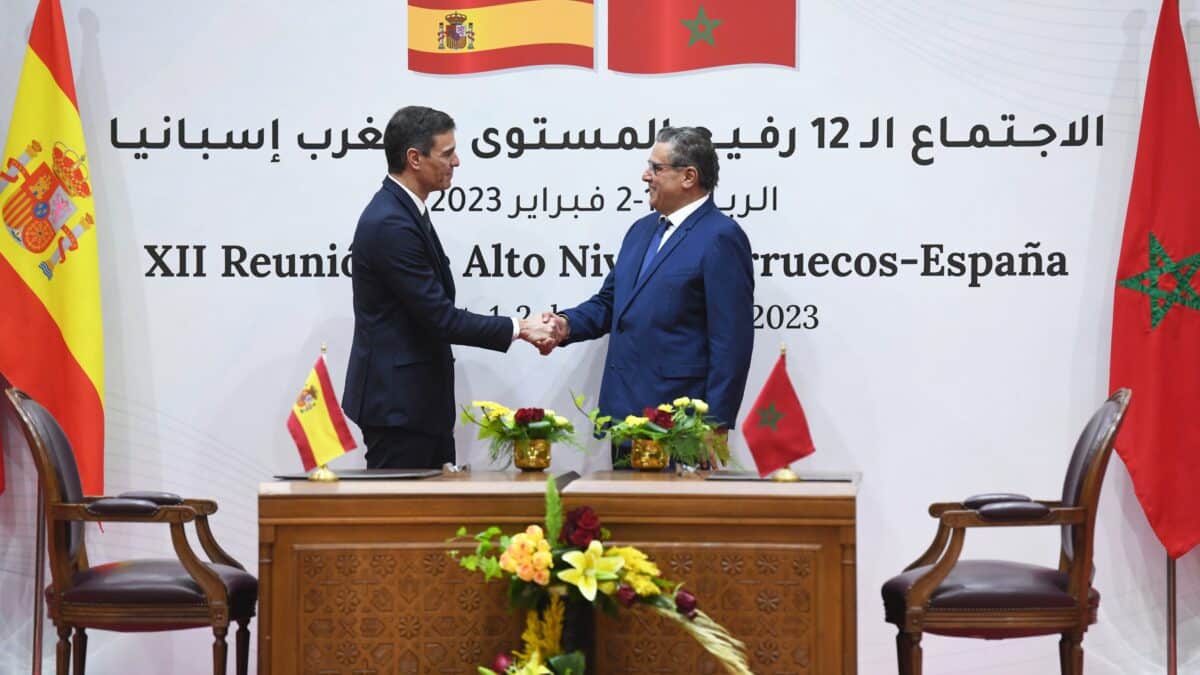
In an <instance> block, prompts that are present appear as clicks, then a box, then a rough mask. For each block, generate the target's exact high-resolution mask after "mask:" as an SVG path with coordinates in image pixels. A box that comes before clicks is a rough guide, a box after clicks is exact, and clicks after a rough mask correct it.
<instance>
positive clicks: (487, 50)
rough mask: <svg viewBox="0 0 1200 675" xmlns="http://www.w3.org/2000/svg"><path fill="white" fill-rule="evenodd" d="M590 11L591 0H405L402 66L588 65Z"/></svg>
mask: <svg viewBox="0 0 1200 675" xmlns="http://www.w3.org/2000/svg"><path fill="white" fill-rule="evenodd" d="M594 14H595V12H594V11H593V7H592V1H591V0H525V1H524V2H512V0H456V1H452V2H451V1H447V0H409V3H408V69H409V70H412V71H416V72H418V73H433V74H436V75H461V74H465V73H482V72H486V71H489V70H503V69H505V68H519V67H521V66H539V65H567V66H582V67H584V68H591V67H592V63H593V61H592V42H593V38H592V34H593V33H594V32H595V17H594Z"/></svg>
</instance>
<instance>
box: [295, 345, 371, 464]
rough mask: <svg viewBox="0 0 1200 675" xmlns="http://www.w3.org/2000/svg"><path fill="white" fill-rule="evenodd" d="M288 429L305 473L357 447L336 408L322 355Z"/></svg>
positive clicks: (307, 382) (299, 397)
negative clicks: (298, 451) (298, 452)
mask: <svg viewBox="0 0 1200 675" xmlns="http://www.w3.org/2000/svg"><path fill="white" fill-rule="evenodd" d="M287 428H288V431H289V432H291V434H292V439H293V440H295V441H296V448H297V449H299V450H300V460H301V461H302V462H304V470H305V471H312V470H313V469H315V468H317V467H318V466H325V465H326V464H328V463H329V462H331V461H333V460H334V459H337V458H338V457H341V456H342V455H344V454H346V453H347V452H349V451H351V450H353V449H354V448H355V447H357V446H356V445H355V443H354V437H353V436H351V435H350V427H348V426H346V418H345V417H344V416H343V415H342V407H341V406H339V405H338V402H337V394H335V393H334V391H333V382H332V381H331V380H330V379H329V369H328V368H326V366H325V354H323V353H322V354H321V356H319V357H317V365H315V366H313V369H312V372H310V373H309V374H308V379H307V380H305V382H304V388H303V389H301V390H300V395H299V396H297V397H296V403H295V404H294V405H293V406H292V414H291V415H290V416H289V417H288V421H287Z"/></svg>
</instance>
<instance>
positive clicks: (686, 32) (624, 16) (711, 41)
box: [608, 0, 796, 73]
mask: <svg viewBox="0 0 1200 675" xmlns="http://www.w3.org/2000/svg"><path fill="white" fill-rule="evenodd" d="M741 63H765V64H775V65H780V66H788V67H795V65H796V0H755V1H754V2H748V1H747V0H608V67H609V69H610V70H615V71H618V72H622V73H677V72H680V71H684V70H697V69H700V68H714V67H718V66H731V65H736V64H741Z"/></svg>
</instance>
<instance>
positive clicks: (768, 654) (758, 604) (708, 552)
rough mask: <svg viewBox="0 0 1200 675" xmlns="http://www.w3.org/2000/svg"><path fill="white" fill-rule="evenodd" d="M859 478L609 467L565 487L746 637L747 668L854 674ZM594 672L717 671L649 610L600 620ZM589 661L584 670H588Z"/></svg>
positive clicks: (574, 502)
mask: <svg viewBox="0 0 1200 675" xmlns="http://www.w3.org/2000/svg"><path fill="white" fill-rule="evenodd" d="M856 494H857V481H856V479H855V481H854V482H849V483H846V482H843V483H833V482H821V483H816V482H804V483H771V482H725V481H720V482H718V481H705V480H699V479H695V478H692V479H680V478H677V477H675V476H672V475H669V474H661V473H633V472H628V471H618V472H604V473H597V474H591V475H588V476H584V477H583V478H581V479H579V480H576V481H574V482H573V483H571V484H570V485H568V486H567V487H566V488H565V489H564V490H563V499H564V506H566V507H567V508H573V507H575V506H581V505H585V504H586V505H588V506H591V507H592V508H593V509H595V511H596V513H597V514H598V515H599V516H600V522H601V523H602V524H603V525H604V526H605V527H607V528H608V529H609V530H611V531H612V534H613V542H614V543H616V544H620V545H633V546H637V547H638V548H640V549H641V550H643V551H645V552H646V553H647V554H648V555H649V556H650V557H651V559H653V560H655V561H656V562H657V563H658V566H659V568H660V570H661V571H662V574H663V575H664V576H665V577H667V578H669V579H674V580H678V581H684V582H686V583H687V588H689V589H690V590H691V591H692V592H693V593H694V594H695V595H696V596H697V598H698V599H699V602H700V608H701V609H703V610H704V611H705V612H707V613H708V614H709V615H710V616H712V617H713V619H715V620H716V621H718V622H719V623H721V624H722V625H724V626H725V628H727V629H728V630H729V632H730V633H732V634H733V635H734V637H737V638H738V639H740V640H742V641H743V642H745V643H746V652H747V655H748V656H749V657H750V658H749V660H750V668H751V670H753V671H754V672H755V673H758V674H759V675H768V674H773V673H789V674H791V673H796V674H800V673H805V674H808V673H813V674H815V673H823V674H824V673H829V674H833V673H842V674H844V675H853V674H854V673H855V672H856V669H857V665H856V661H857V659H856V644H855V629H856V626H855V597H856V594H855V543H854V542H855V539H854V527H855V525H854V523H855V496H856ZM596 629H597V636H596V664H595V666H596V668H595V671H594V672H595V673H597V674H599V675H608V674H609V673H689V674H690V673H721V672H724V671H722V670H720V667H719V666H718V665H717V662H716V661H715V660H713V659H712V658H711V657H710V656H708V654H707V653H706V652H705V651H704V650H703V649H701V648H700V647H699V646H697V645H696V644H695V643H694V642H692V641H690V640H688V639H686V638H685V639H682V640H681V639H680V632H679V629H678V628H676V627H674V626H673V625H672V624H671V623H670V622H668V621H666V620H663V619H661V618H660V617H658V616H656V615H654V614H652V613H649V612H626V613H622V615H621V618H620V619H619V620H613V619H611V618H609V617H607V616H600V617H598V618H597V620H596ZM591 672H593V671H589V673H591Z"/></svg>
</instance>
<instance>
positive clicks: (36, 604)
mask: <svg viewBox="0 0 1200 675" xmlns="http://www.w3.org/2000/svg"><path fill="white" fill-rule="evenodd" d="M37 486H38V487H37V549H36V552H35V553H34V556H33V559H34V561H35V562H34V565H36V567H35V568H34V571H33V671H32V672H33V675H42V624H43V623H44V621H43V619H42V611H43V610H44V608H45V605H43V604H42V602H43V601H42V588H43V587H44V586H45V585H46V500H45V499H44V496H43V495H42V481H41V480H40V479H39V480H38V482H37Z"/></svg>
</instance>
